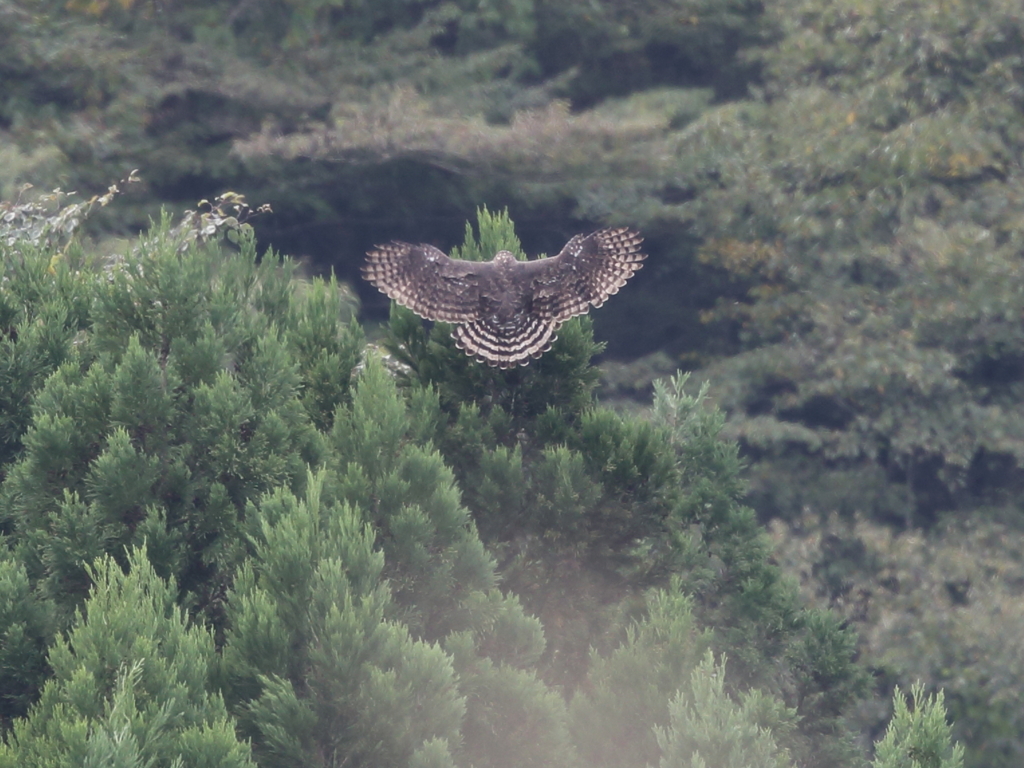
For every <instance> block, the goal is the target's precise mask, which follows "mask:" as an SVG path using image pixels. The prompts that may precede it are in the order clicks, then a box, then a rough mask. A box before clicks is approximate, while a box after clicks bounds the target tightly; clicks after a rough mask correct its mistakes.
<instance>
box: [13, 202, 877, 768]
mask: <svg viewBox="0 0 1024 768" xmlns="http://www.w3.org/2000/svg"><path fill="white" fill-rule="evenodd" d="M243 206H244V202H243V201H241V200H240V198H238V197H237V196H227V197H225V198H222V199H221V200H220V201H218V203H217V204H214V205H212V206H210V210H208V211H205V212H203V213H192V214H189V216H188V217H186V221H185V223H184V224H183V225H181V226H179V227H176V228H172V227H171V226H170V223H169V221H164V222H163V223H162V224H160V225H158V226H157V227H155V228H154V231H153V232H151V233H150V235H148V236H147V237H144V238H143V239H141V240H140V242H139V243H138V244H137V245H136V246H134V247H132V248H129V249H127V250H126V252H125V254H124V256H123V257H120V258H117V259H111V260H108V261H107V262H106V263H105V264H103V265H102V266H101V267H99V268H92V271H90V268H89V267H88V266H87V265H86V262H85V261H83V262H81V266H79V262H77V261H73V260H71V259H68V261H67V264H65V265H63V266H62V264H61V261H60V260H58V261H57V262H53V260H52V257H49V258H48V256H47V254H46V252H45V250H41V249H39V248H36V247H34V246H33V247H32V248H28V247H26V248H24V249H22V250H19V251H18V253H19V254H23V255H24V256H25V263H26V265H27V266H28V268H26V269H24V270H22V271H20V272H15V273H14V274H15V275H17V276H18V278H19V279H20V280H26V281H28V282H29V284H30V285H36V286H37V287H36V288H35V289H34V290H37V291H39V292H40V294H41V295H43V296H44V297H49V294H48V293H47V292H52V291H55V290H56V289H57V288H60V286H61V285H62V283H61V282H60V281H59V279H57V278H59V276H60V275H61V274H62V273H61V270H63V269H67V270H69V271H70V270H71V268H72V267H74V268H75V269H76V270H77V271H76V272H74V274H76V275H79V278H78V279H80V280H81V288H80V289H79V290H80V291H81V294H82V296H83V297H84V298H83V302H84V304H85V306H87V307H88V312H87V314H86V315H84V316H83V319H82V320H81V321H80V322H79V326H80V327H79V329H78V330H77V331H76V334H75V336H74V343H73V344H72V345H71V346H70V348H69V349H68V350H67V351H66V352H65V353H64V354H65V359H63V361H61V362H59V363H58V364H57V367H56V369H55V370H53V372H52V373H50V374H49V376H45V375H43V374H41V375H39V376H38V379H37V380H38V382H39V383H33V382H35V381H37V380H30V381H29V382H28V389H27V390H26V391H28V392H29V398H30V403H29V404H27V406H30V407H31V419H30V420H29V421H28V422H27V429H25V430H24V433H23V435H22V436H21V438H20V439H21V444H22V447H21V449H20V450H19V451H18V452H17V454H16V455H15V456H14V457H13V458H14V460H13V462H11V463H10V464H9V471H8V473H7V475H6V477H5V478H4V481H3V484H2V486H0V509H2V510H3V514H4V520H5V523H6V525H7V528H8V534H7V538H6V539H5V544H9V545H10V548H9V550H8V552H7V555H8V556H7V561H9V562H10V563H11V564H12V567H10V568H7V569H6V570H3V572H2V574H0V575H2V576H3V578H2V579H0V597H2V598H3V600H5V601H7V602H6V603H0V609H2V610H3V611H4V615H5V617H7V618H9V619H10V622H11V629H10V630H8V632H7V634H6V635H5V638H9V640H10V647H9V648H7V647H6V646H5V648H4V651H3V659H2V660H3V661H4V662H5V663H6V662H9V661H10V662H17V663H19V664H20V665H21V666H20V667H19V669H18V670H17V672H15V673H10V674H9V673H6V672H5V675H6V677H5V678H4V682H5V683H8V682H9V683H10V684H11V686H12V687H11V688H10V691H11V692H12V694H13V695H11V696H9V697H8V698H6V699H4V701H3V705H4V707H5V710H4V717H5V718H6V721H7V722H9V723H11V731H10V733H9V734H8V735H7V737H6V738H7V745H6V746H5V747H4V749H5V751H4V752H3V753H2V757H3V759H4V760H6V761H7V763H8V764H11V765H15V764H17V765H21V764H26V763H27V764H29V765H31V764H34V763H35V764H40V765H45V764H52V763H53V762H54V761H57V763H58V764H59V761H60V760H65V759H64V758H63V757H60V756H61V755H64V754H67V755H69V756H68V757H67V758H66V760H65V762H66V763H68V764H71V763H74V762H75V761H76V760H77V761H78V763H79V764H80V763H81V762H82V759H95V760H96V761H99V762H104V761H105V762H107V763H112V764H118V765H120V764H124V765H134V764H147V762H149V763H152V764H163V763H166V764H168V765H174V764H175V760H176V759H178V758H180V760H179V762H180V764H190V765H191V764H198V765H202V764H204V763H203V761H204V759H205V760H207V764H210V765H214V764H226V765H231V764H240V763H244V762H246V761H248V760H249V753H248V745H245V746H242V743H241V742H239V741H238V738H237V737H236V736H235V729H236V727H237V729H238V732H239V733H240V734H241V735H242V737H244V738H246V739H248V740H249V743H250V744H251V747H252V750H253V755H254V756H255V759H256V760H257V761H258V762H259V764H261V765H265V766H276V765H329V764H335V763H341V762H356V763H359V764H360V765H382V766H384V765H387V766H391V765H401V764H407V763H408V764H413V765H424V766H445V767H449V766H453V765H470V764H473V765H479V766H494V768H504V766H512V765H535V766H566V765H568V766H572V765H577V764H580V763H581V762H587V761H589V762H601V761H605V763H606V764H609V765H610V764H615V761H618V763H619V764H635V765H637V766H640V765H647V764H651V765H653V764H657V763H659V762H664V761H668V762H669V763H676V762H680V761H684V760H691V758H694V759H696V758H695V756H699V757H700V758H701V759H704V760H706V761H711V762H714V761H717V760H719V759H721V760H731V759H733V758H735V759H740V758H741V757H742V758H743V759H748V760H755V761H762V762H763V761H765V760H768V759H769V758H770V759H775V760H777V762H779V763H784V762H785V760H788V759H790V758H791V759H792V760H793V762H795V763H797V764H799V765H801V766H806V767H807V768H812V767H814V768H817V766H825V765H828V766H832V767H833V768H834V767H835V766H847V765H856V764H857V754H856V752H855V751H854V750H853V749H852V748H851V743H852V739H851V734H850V733H849V732H848V731H847V729H846V728H845V726H844V720H843V718H844V716H845V714H846V713H847V712H848V710H849V709H850V707H851V704H852V703H853V702H854V701H856V698H857V697H858V696H859V695H860V692H861V691H862V689H863V679H862V675H861V673H860V672H859V671H858V670H857V669H856V668H855V667H854V666H853V665H852V661H851V658H852V654H853V650H854V648H853V640H852V637H851V635H850V634H849V632H848V631H847V630H845V629H843V628H842V627H841V625H840V623H839V621H838V619H836V618H834V617H831V616H830V615H827V614H823V613H819V612H812V611H805V610H802V609H801V608H799V606H798V605H797V603H796V592H795V589H794V588H793V586H792V585H790V584H789V583H788V582H786V581H785V580H784V579H782V578H781V577H780V574H779V572H778V570H777V569H776V568H775V567H774V566H773V565H772V564H771V563H770V562H769V560H768V551H769V550H768V546H767V542H766V540H765V537H764V534H763V531H761V530H760V528H759V527H758V525H757V523H756V520H755V519H754V517H753V515H752V512H751V511H750V510H749V509H748V508H746V507H744V506H743V505H742V504H741V503H740V497H741V495H742V493H743V484H742V482H741V481H740V479H739V473H740V463H739V459H738V456H737V451H736V447H735V446H734V445H731V444H729V443H727V442H725V441H724V440H723V439H722V430H723V424H724V419H723V417H722V415H721V413H720V412H718V411H717V410H716V409H714V408H712V407H710V406H709V404H708V403H707V396H706V394H707V393H706V392H702V393H700V394H699V395H698V396H696V397H692V396H689V395H687V394H686V392H685V390H684V385H685V378H684V377H677V378H676V379H674V380H672V381H671V382H667V383H665V384H659V385H658V387H657V392H656V402H655V408H654V411H653V413H652V415H651V417H650V419H649V420H641V419H636V418H629V417H625V416H622V415H619V414H615V413H613V412H611V411H608V410H606V409H602V408H599V407H598V406H597V405H596V403H595V402H594V397H593V381H594V373H593V371H592V370H591V369H590V368H589V359H590V356H591V354H592V352H593V350H594V348H595V345H594V343H593V340H592V337H591V335H590V332H589V327H588V326H586V325H584V324H576V325H575V326H566V327H565V328H563V330H564V331H566V333H565V334H564V336H563V339H562V340H560V342H559V343H560V344H561V345H562V346H561V349H560V350H559V349H556V350H552V352H551V354H549V355H546V356H545V357H544V358H542V359H541V360H539V361H535V362H537V363H542V364H539V365H531V366H530V367H529V368H527V369H523V370H521V371H510V372H504V373H503V372H499V371H490V370H486V369H483V368H482V367H481V366H476V364H475V363H472V361H470V360H468V359H467V358H466V357H465V356H464V355H462V353H461V352H459V353H458V354H457V355H456V354H455V353H456V352H457V350H454V349H453V348H451V346H450V343H447V342H446V341H445V340H444V339H442V340H440V341H439V342H438V343H433V344H432V343H426V342H424V343H418V344H417V343H403V341H402V339H403V338H406V339H411V340H413V341H415V340H416V338H420V339H421V340H422V339H424V338H425V336H421V337H417V336H416V331H417V330H418V329H416V328H412V327H406V330H405V333H406V335H405V337H403V336H402V335H401V333H399V331H400V330H401V329H402V322H403V320H402V318H401V317H400V316H398V315H396V316H395V324H394V325H395V326H396V327H393V328H392V335H391V337H390V343H391V344H392V345H393V347H394V350H395V352H396V353H397V354H399V355H401V356H402V357H403V360H399V361H397V362H396V361H395V360H394V358H390V359H385V358H382V357H381V356H380V355H379V354H377V353H376V352H375V351H373V350H366V353H365V354H363V352H364V350H363V349H362V347H363V342H362V337H361V334H360V332H359V330H358V327H357V326H354V325H352V324H351V323H346V322H344V321H343V318H342V315H343V314H344V309H345V307H346V303H345V300H344V297H343V296H342V295H341V294H340V291H339V290H338V289H337V286H336V285H335V284H333V283H329V282H324V281H319V282H317V281H314V282H313V283H312V284H308V283H300V282H298V281H296V280H295V279H294V278H293V275H292V270H291V265H290V264H289V263H288V262H287V261H285V262H284V263H283V264H282V263H279V262H278V261H277V260H276V259H275V258H273V256H272V254H269V255H268V256H267V257H265V258H263V259H262V260H259V259H257V258H256V253H255V247H254V243H253V237H252V232H251V228H250V227H249V226H248V225H247V224H245V223H244V221H242V220H239V218H238V217H236V216H234V215H232V213H233V212H238V213H240V214H242V216H241V218H242V219H244V214H245V212H246V211H247V210H248V209H247V208H246V207H243ZM479 231H480V233H481V236H480V241H478V240H477V239H476V238H474V237H473V236H472V234H473V233H472V231H470V232H469V236H468V239H467V243H466V245H465V246H464V249H465V250H464V253H466V254H472V252H473V249H478V250H479V249H480V248H481V247H488V248H489V247H491V246H493V245H494V244H497V243H502V244H509V245H511V246H514V245H515V242H516V241H515V239H514V231H513V229H512V224H511V221H510V220H509V219H508V218H507V216H505V215H502V216H492V215H490V214H489V213H487V212H486V211H481V213H480V214H479ZM221 239H224V240H227V244H224V245H223V246H222V244H221V243H220V242H219V241H220V240H221ZM481 242H483V246H481ZM219 246H222V247H219ZM231 248H235V249H237V251H233V250H231ZM43 264H46V265H47V266H46V267H43V266H42V265H43ZM51 264H52V266H53V269H52V271H51V270H50V269H49V266H50V265H51ZM69 265H70V266H69ZM33 280H34V281H35V283H32V281H33ZM11 295H13V296H28V295H29V289H28V288H24V287H19V288H17V290H12V292H11ZM58 295H59V294H58ZM22 303H23V304H24V305H25V306H32V305H33V304H34V302H32V301H23V302H22ZM61 317H63V316H58V319H59V318H61ZM61 322H63V321H61ZM408 325H409V324H407V326H408ZM61 327H62V326H61ZM446 344H447V346H446ZM403 361H404V364H403ZM460 366H461V368H460ZM467 366H476V367H475V368H471V369H467ZM460 370H469V373H467V374H466V375H467V376H475V377H481V378H480V379H478V380H477V381H476V384H474V385H473V386H469V385H467V383H466V382H464V381H462V382H460V378H459V377H460V373H459V371H460ZM425 372H432V373H431V374H430V376H429V377H428V376H427V375H426V374H425ZM482 377H487V378H482ZM17 385H18V386H22V387H25V386H26V383H25V382H23V381H19V382H17ZM478 531H479V532H480V533H478ZM481 534H482V535H481ZM499 585H500V587H501V589H500V590H499V589H498V587H499ZM140 606H141V607H140ZM186 616H190V617H191V620H192V622H194V623H193V624H190V623H189V622H188V621H187V620H186ZM135 621H138V624H139V629H138V632H133V631H131V630H130V628H131V627H132V626H133V622H135ZM65 632H66V634H65ZM215 642H216V644H217V647H218V648H219V650H220V654H219V657H215V656H214V655H213V654H214V647H215V646H214V644H215ZM47 644H49V645H50V651H49V655H48V656H47V657H45V658H46V659H48V664H49V667H47V662H46V661H45V660H44V648H45V646H46V645H47ZM706 651H714V652H717V653H719V654H721V653H723V652H728V653H729V657H730V658H731V659H734V660H735V661H733V662H731V666H730V675H729V679H728V681H727V683H728V685H727V686H726V687H723V686H725V683H724V682H722V681H721V680H719V681H718V683H714V684H713V681H712V682H708V681H709V680H711V677H710V675H713V674H714V675H718V676H719V677H722V678H724V669H722V668H720V667H719V668H716V667H714V663H713V661H712V660H711V659H712V657H708V660H707V661H705V662H703V664H702V662H701V661H700V658H701V657H702V655H703V654H704V653H705V652H706ZM699 675H703V676H704V677H703V678H699ZM46 676H49V679H48V680H46V681H45V682H44V679H43V678H44V677H46ZM701 680H704V682H703V683H701ZM40 685H41V686H42V689H41V690H40V688H39V686H40ZM716 685H717V687H716ZM161 686H163V688H161ZM701 686H703V687H701ZM164 689H166V691H165V690H164ZM757 691H761V692H760V693H758V692H757ZM222 695H223V697H224V699H225V700H226V704H225V703H224V701H222V699H221V696H222ZM37 697H38V701H36V698H37ZM33 701H35V703H34V704H33ZM623 702H629V711H628V712H625V713H624V712H623V710H622V707H621V705H622V704H623ZM684 702H696V703H695V704H693V706H692V707H691V706H690V704H688V703H684ZM688 707H689V708H688ZM694 707H696V709H694ZM25 708H29V711H28V712H27V713H26V712H25ZM229 712H230V715H229V714H228V713H229ZM701 718H704V719H701ZM723 734H725V736H723ZM736 734H739V735H738V736H736ZM691 736H692V738H691ZM726 736H728V738H726ZM733 736H736V738H733ZM728 744H732V745H733V746H732V747H731V748H730V747H727V745H728ZM730 749H733V750H734V751H730ZM53 755H57V757H52V756H53ZM204 755H205V756H207V757H203V756H204ZM211 755H212V757H209V756H211ZM82 756H85V757H84V758H83V757H82ZM79 758H82V759H79ZM207 758H208V759H207ZM47 761H49V762H47ZM666 764H668V763H666Z"/></svg>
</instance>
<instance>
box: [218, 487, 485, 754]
mask: <svg viewBox="0 0 1024 768" xmlns="http://www.w3.org/2000/svg"><path fill="white" fill-rule="evenodd" d="M323 483H324V479H323V475H322V474H321V475H318V476H312V477H310V478H309V481H308V482H307V483H306V498H305V499H304V500H303V501H299V500H298V499H296V498H295V496H293V495H292V494H290V493H289V492H287V491H284V490H279V491H277V492H276V493H274V494H273V495H268V496H266V497H264V498H263V499H262V500H261V501H260V503H259V506H258V507H257V506H255V505H250V508H249V513H250V514H249V523H250V525H251V526H252V527H253V529H254V532H255V542H254V558H253V560H252V561H251V563H250V564H247V565H245V566H243V568H242V569H241V571H240V572H239V575H238V578H237V579H236V581H235V585H234V587H233V589H232V591H231V593H229V595H228V619H229V624H230V627H231V629H230V630H229V631H228V633H227V637H226V642H225V647H224V653H223V673H222V674H223V675H224V677H225V679H226V680H227V681H228V689H229V690H230V691H231V696H230V700H231V702H232V704H233V706H234V708H235V710H236V711H237V712H238V714H239V718H240V721H241V723H242V727H243V729H244V731H245V732H246V733H248V734H249V735H250V736H251V737H252V738H253V739H254V743H255V746H256V751H257V754H258V755H259V756H260V760H261V762H262V763H264V764H275V765H310V764H314V763H316V762H317V761H318V760H319V759H323V758H318V757H317V756H328V758H327V761H326V762H327V764H330V763H331V762H333V761H334V760H335V759H340V758H341V756H345V759H349V760H352V759H355V760H358V761H359V762H360V764H363V765H381V766H386V765H396V764H401V763H404V762H406V761H407V760H409V759H410V757H411V756H412V755H413V753H414V752H415V751H416V750H418V749H420V748H421V746H423V745H424V743H425V742H427V741H429V740H431V739H441V740H445V741H447V742H449V743H457V741H458V738H459V728H460V725H461V721H462V717H463V714H464V712H465V701H464V699H463V697H462V696H461V695H460V693H459V691H458V689H457V687H456V679H455V676H454V672H453V670H452V667H451V662H450V660H449V659H448V657H447V656H446V655H445V654H444V653H443V652H442V650H441V649H440V648H439V647H437V646H436V645H430V644H427V643H425V642H423V641H418V640H414V639H413V638H412V636H411V635H410V634H409V630H408V629H407V628H406V627H405V626H403V625H402V624H400V623H396V622H392V621H388V620H387V619H386V618H385V611H386V609H387V606H388V604H389V603H390V601H391V594H390V591H389V590H388V588H387V585H386V582H384V581H383V580H382V578H381V573H382V569H383V567H384V557H383V556H382V553H380V552H378V551H374V547H373V543H374V532H373V528H372V527H371V526H370V525H368V524H367V523H365V522H364V521H363V520H362V519H361V516H360V514H359V513H358V512H357V511H356V510H355V509H354V508H352V507H350V506H348V505H347V504H344V505H327V504H325V503H324V501H323V497H322V493H323ZM397 723H401V724H402V727H401V728H396V727H395V724H397ZM330 756H338V757H337V758H335V757H330Z"/></svg>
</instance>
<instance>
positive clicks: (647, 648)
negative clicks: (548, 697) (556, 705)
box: [570, 581, 712, 768]
mask: <svg viewBox="0 0 1024 768" xmlns="http://www.w3.org/2000/svg"><path fill="white" fill-rule="evenodd" d="M680 588H681V584H680V583H679V582H678V581H677V582H676V583H675V584H673V585H672V588H671V590H656V591H653V592H652V593H651V594H650V595H649V596H648V599H647V608H648V614H647V616H646V617H644V619H643V620H642V621H639V622H636V623H634V624H632V625H630V626H629V627H628V628H627V632H626V639H625V642H623V644H622V645H620V646H619V647H618V648H616V649H615V650H614V651H613V652H612V653H611V654H610V655H609V656H607V657H602V656H600V655H599V654H598V653H597V652H596V651H591V666H590V675H589V679H588V686H587V689H586V690H585V691H581V692H580V693H579V694H577V696H576V697H575V698H574V699H573V702H572V708H571V710H570V715H571V720H570V722H571V725H572V729H573V736H574V738H575V740H576V742H577V743H578V744H580V745H582V747H581V755H582V757H583V758H584V760H585V762H586V764H587V765H593V766H608V767H609V768H611V767H612V766H617V767H618V768H626V767H627V766H637V767H638V768H642V767H643V766H647V765H653V764H654V763H655V762H656V761H657V760H658V759H659V758H660V756H661V755H662V748H661V746H659V742H658V738H657V731H656V728H658V727H661V726H665V725H667V724H668V722H669V701H670V699H671V698H672V697H673V696H674V695H675V693H676V692H677V691H679V690H680V689H682V688H684V687H685V686H686V684H687V683H688V682H689V679H690V674H691V673H692V672H693V670H695V669H696V667H697V665H698V662H699V660H700V658H701V657H702V655H703V653H704V651H706V650H707V649H708V647H709V645H710V644H711V641H712V633H711V631H710V630H700V629H699V628H698V627H697V624H696V621H695V618H694V615H693V601H692V599H691V598H689V597H688V596H686V595H685V594H682V593H681V592H680Z"/></svg>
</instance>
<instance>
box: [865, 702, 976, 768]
mask: <svg viewBox="0 0 1024 768" xmlns="http://www.w3.org/2000/svg"><path fill="white" fill-rule="evenodd" d="M910 698H912V699H913V700H914V711H913V712H911V711H910V707H909V706H908V699H907V696H906V695H905V694H904V693H903V692H902V691H901V690H900V689H899V688H897V689H896V693H894V694H893V697H892V704H893V715H892V720H891V721H890V722H889V727H888V728H886V730H885V736H883V737H882V739H881V740H880V741H879V742H878V743H877V744H876V745H875V760H874V762H873V763H872V765H874V766H875V768H898V767H899V766H909V767H910V768H961V767H962V766H963V764H964V748H963V746H962V745H960V744H954V743H953V740H952V737H951V734H950V729H949V725H948V724H947V723H946V708H945V706H944V701H943V696H942V691H939V692H938V693H937V694H934V695H930V696H925V693H924V686H923V685H921V684H920V683H917V684H915V685H914V686H912V687H911V689H910Z"/></svg>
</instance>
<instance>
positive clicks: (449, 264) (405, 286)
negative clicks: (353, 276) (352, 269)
mask: <svg viewBox="0 0 1024 768" xmlns="http://www.w3.org/2000/svg"><path fill="white" fill-rule="evenodd" d="M486 267H487V265H486V264H484V263H479V262H473V261H457V260H455V259H449V258H448V257H447V256H446V255H445V254H444V253H443V252H442V251H440V250H438V249H437V248H435V247H434V246H432V245H411V244H409V243H401V242H391V243H388V244H387V245H379V246H377V247H376V249H374V250H372V251H370V252H369V253H367V254H366V263H365V264H364V265H363V268H362V273H363V277H364V278H366V279H367V280H369V281H370V282H371V283H373V284H374V285H375V286H376V287H377V290H379V291H380V292H381V293H383V294H384V295H386V296H388V297H389V298H391V299H394V300H395V301H397V302H398V303H399V304H401V305H403V306H405V307H408V308H409V309H411V310H412V311H413V312H415V313H416V314H417V315H419V316H420V317H425V318H426V319H427V320H441V321H444V322H446V323H466V322H470V321H472V320H476V319H477V316H478V315H479V311H480V273H481V271H482V270H483V269H486Z"/></svg>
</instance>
